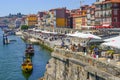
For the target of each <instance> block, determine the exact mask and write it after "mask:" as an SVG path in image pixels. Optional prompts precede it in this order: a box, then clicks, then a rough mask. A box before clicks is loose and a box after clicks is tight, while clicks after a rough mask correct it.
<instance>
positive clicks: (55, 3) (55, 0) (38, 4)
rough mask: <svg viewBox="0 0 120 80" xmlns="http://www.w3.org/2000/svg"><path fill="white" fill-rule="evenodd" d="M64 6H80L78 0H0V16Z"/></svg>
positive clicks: (33, 12)
mask: <svg viewBox="0 0 120 80" xmlns="http://www.w3.org/2000/svg"><path fill="white" fill-rule="evenodd" d="M95 1H96V0H84V2H83V3H82V5H84V4H89V5H91V4H92V3H94V2H95ZM59 7H66V8H67V9H76V8H79V7H80V0H1V1H0V16H6V15H8V14H9V13H11V14H16V13H19V12H21V13H22V14H36V13H37V12H38V11H47V10H50V9H53V8H59Z"/></svg>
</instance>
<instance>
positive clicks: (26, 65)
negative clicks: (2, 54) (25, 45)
mask: <svg viewBox="0 0 120 80" xmlns="http://www.w3.org/2000/svg"><path fill="white" fill-rule="evenodd" d="M21 69H22V71H23V72H25V73H31V72H32V70H33V64H32V59H31V58H30V57H24V58H23V63H22V65H21Z"/></svg>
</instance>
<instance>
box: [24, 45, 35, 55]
mask: <svg viewBox="0 0 120 80" xmlns="http://www.w3.org/2000/svg"><path fill="white" fill-rule="evenodd" d="M25 55H26V56H32V55H34V47H33V45H32V44H27V45H26V50H25Z"/></svg>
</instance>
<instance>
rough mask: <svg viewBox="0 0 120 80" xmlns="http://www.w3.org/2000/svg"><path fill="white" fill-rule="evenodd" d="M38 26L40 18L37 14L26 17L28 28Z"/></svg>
mask: <svg viewBox="0 0 120 80" xmlns="http://www.w3.org/2000/svg"><path fill="white" fill-rule="evenodd" d="M36 24H38V17H37V15H35V14H30V15H28V16H26V25H28V26H31V27H32V26H36Z"/></svg>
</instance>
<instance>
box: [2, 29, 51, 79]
mask: <svg viewBox="0 0 120 80" xmlns="http://www.w3.org/2000/svg"><path fill="white" fill-rule="evenodd" d="M2 34H3V32H2V31H1V30H0V80H27V78H28V80H38V79H39V78H40V77H42V76H43V75H44V72H45V66H46V64H47V62H48V60H49V59H50V58H51V55H50V53H51V52H50V51H48V50H46V49H44V48H42V47H40V46H39V45H34V49H35V54H34V56H33V58H32V62H33V71H32V74H31V75H29V76H27V77H26V76H25V75H24V74H23V73H22V71H21V63H22V61H23V56H24V51H25V46H26V45H25V42H24V41H22V40H21V38H20V37H18V36H8V38H9V39H15V40H16V41H15V42H11V43H10V44H8V45H3V43H2Z"/></svg>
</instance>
